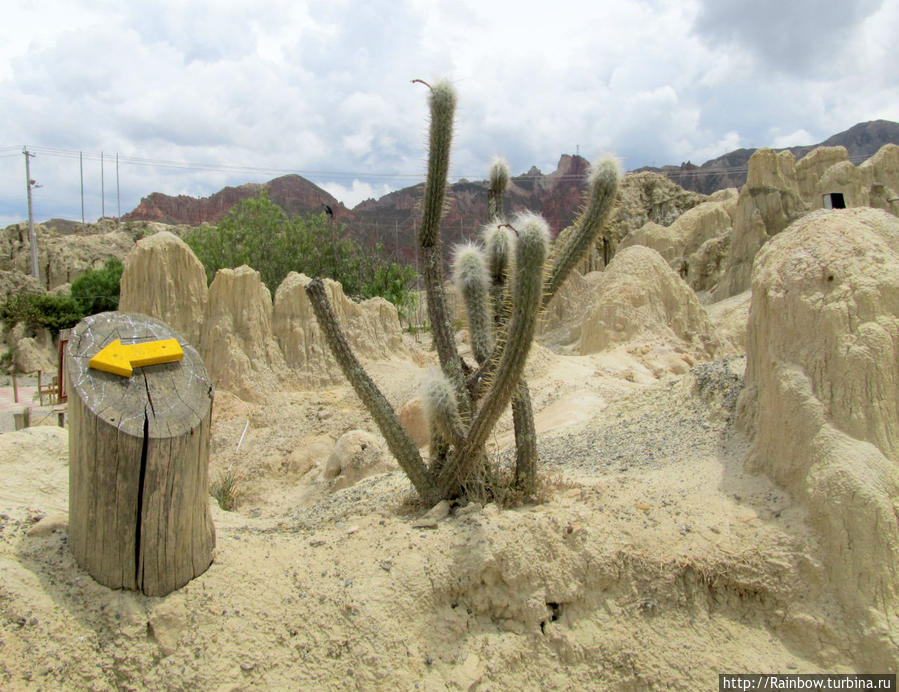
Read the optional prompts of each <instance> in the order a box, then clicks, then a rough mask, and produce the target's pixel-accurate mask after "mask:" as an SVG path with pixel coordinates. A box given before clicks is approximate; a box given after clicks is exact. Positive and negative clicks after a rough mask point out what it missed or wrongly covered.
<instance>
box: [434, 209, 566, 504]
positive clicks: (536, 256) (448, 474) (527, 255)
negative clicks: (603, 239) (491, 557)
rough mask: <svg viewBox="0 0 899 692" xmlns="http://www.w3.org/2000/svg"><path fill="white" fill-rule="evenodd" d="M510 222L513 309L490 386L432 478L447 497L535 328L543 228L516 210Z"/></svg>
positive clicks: (478, 446) (479, 444) (506, 395)
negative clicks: (514, 237)
mask: <svg viewBox="0 0 899 692" xmlns="http://www.w3.org/2000/svg"><path fill="white" fill-rule="evenodd" d="M513 225H514V226H516V227H517V229H518V243H517V244H516V248H515V274H514V278H513V281H512V295H513V303H512V308H513V309H512V315H511V317H510V320H509V328H508V334H507V338H506V343H505V346H504V347H503V349H502V351H501V354H500V357H499V363H498V364H497V367H496V371H495V373H494V376H493V378H492V381H491V383H490V389H489V390H488V391H487V394H486V396H485V397H484V402H483V404H482V406H481V408H480V409H479V410H478V412H477V415H476V416H475V417H474V419H473V420H472V423H471V427H470V429H469V431H468V436H467V437H466V439H465V445H464V446H463V447H462V448H461V449H460V450H457V453H456V454H455V455H453V457H452V458H451V459H449V460H448V462H447V464H446V465H445V466H444V468H443V470H442V471H441V472H440V475H439V476H438V480H437V483H438V487H439V491H440V493H441V495H442V496H443V497H447V496H450V495H452V494H453V493H454V492H455V491H456V490H457V489H458V488H459V487H460V486H461V484H462V483H463V482H464V481H465V479H466V478H468V476H469V475H470V474H471V472H472V471H473V469H474V465H475V464H476V463H477V461H478V459H479V458H480V452H481V450H482V448H483V446H484V444H485V443H486V442H487V436H488V435H489V434H490V430H491V429H492V428H493V426H494V425H495V424H496V421H497V419H498V418H499V416H500V414H501V413H502V412H503V410H504V409H505V407H506V406H507V405H508V403H509V400H510V399H511V397H512V394H513V393H514V392H515V390H516V388H517V387H518V382H519V379H520V378H521V373H522V371H523V370H524V364H525V362H526V361H527V357H528V353H530V350H531V343H532V341H533V338H534V330H535V329H536V327H537V317H538V313H539V312H540V306H541V300H542V296H543V265H544V262H545V261H546V254H547V247H548V244H549V227H548V226H547V225H546V222H545V221H544V220H543V219H542V218H540V217H539V216H536V215H535V214H522V215H520V216H519V217H518V219H517V220H516V221H515V223H514V224H513Z"/></svg>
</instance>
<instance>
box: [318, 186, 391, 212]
mask: <svg viewBox="0 0 899 692" xmlns="http://www.w3.org/2000/svg"><path fill="white" fill-rule="evenodd" d="M319 187H320V188H322V189H323V190H325V191H327V192H330V193H331V194H332V195H334V197H335V198H336V199H337V201H338V202H343V206H345V207H347V208H348V209H352V208H353V207H355V206H356V205H357V204H359V202H364V201H365V200H367V199H379V198H381V197H383V196H384V195H386V194H387V193H388V192H392V191H393V190H394V189H395V188H391V187H390V186H389V185H387V184H384V183H382V184H380V185H372V184H370V183H365V182H362V181H361V180H354V181H353V183H352V184H351V185H350V187H346V186H345V185H341V184H340V183H334V182H328V183H319Z"/></svg>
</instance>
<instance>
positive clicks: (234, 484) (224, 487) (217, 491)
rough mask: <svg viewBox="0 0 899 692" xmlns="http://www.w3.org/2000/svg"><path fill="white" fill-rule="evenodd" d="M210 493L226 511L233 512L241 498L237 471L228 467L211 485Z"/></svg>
mask: <svg viewBox="0 0 899 692" xmlns="http://www.w3.org/2000/svg"><path fill="white" fill-rule="evenodd" d="M209 494H210V495H212V497H214V498H215V501H216V502H218V503H219V507H221V508H222V509H223V510H225V511H226V512H233V511H234V509H235V508H236V507H237V502H238V500H239V499H240V479H239V478H238V475H237V473H236V472H234V471H233V470H232V469H231V468H227V469H225V470H224V471H222V472H221V473H219V474H218V476H217V477H216V479H215V480H214V481H213V482H212V483H211V484H210V486H209Z"/></svg>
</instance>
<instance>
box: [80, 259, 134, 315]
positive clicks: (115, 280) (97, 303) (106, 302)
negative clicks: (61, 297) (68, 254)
mask: <svg viewBox="0 0 899 692" xmlns="http://www.w3.org/2000/svg"><path fill="white" fill-rule="evenodd" d="M122 269H123V267H122V262H121V261H120V260H119V259H117V258H115V257H110V258H109V259H108V260H106V264H104V265H103V268H102V269H92V270H90V271H86V272H84V274H82V275H81V276H79V277H78V278H77V279H75V280H74V281H73V282H72V298H74V299H75V301H76V302H77V303H78V306H79V308H80V309H81V311H82V312H83V313H84V314H85V315H94V314H96V313H98V312H106V311H107V310H115V309H116V308H118V306H119V292H120V283H121V280H122Z"/></svg>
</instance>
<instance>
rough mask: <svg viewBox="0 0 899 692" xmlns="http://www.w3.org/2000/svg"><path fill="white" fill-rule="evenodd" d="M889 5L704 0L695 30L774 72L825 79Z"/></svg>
mask: <svg viewBox="0 0 899 692" xmlns="http://www.w3.org/2000/svg"><path fill="white" fill-rule="evenodd" d="M882 3H883V0H854V1H853V0H826V1H824V2H822V1H821V0H789V1H787V2H784V0H754V2H751V3H750V2H746V1H745V0H700V4H699V12H698V14H697V17H696V22H695V24H694V31H695V32H696V34H697V35H699V36H700V37H701V38H702V39H703V40H705V41H706V42H708V43H710V44H712V45H715V46H719V47H721V46H726V45H728V44H736V45H738V46H741V47H743V48H744V49H746V50H748V51H749V52H750V53H751V54H753V55H755V56H757V57H758V58H760V60H761V61H762V62H763V63H765V64H766V66H767V67H769V68H775V69H778V70H781V71H784V72H789V73H794V74H796V75H802V76H822V75H826V74H827V72H828V70H832V69H834V67H835V58H838V57H839V56H840V55H841V54H842V53H844V51H846V49H847V48H848V44H849V39H850V38H851V36H852V34H853V31H854V30H855V29H856V28H857V27H858V26H859V24H860V23H861V22H862V21H864V19H865V18H866V17H868V16H870V15H871V14H873V13H874V12H876V11H877V10H878V9H879V8H880V6H881V5H882Z"/></svg>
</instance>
